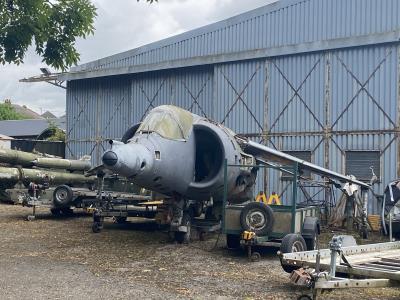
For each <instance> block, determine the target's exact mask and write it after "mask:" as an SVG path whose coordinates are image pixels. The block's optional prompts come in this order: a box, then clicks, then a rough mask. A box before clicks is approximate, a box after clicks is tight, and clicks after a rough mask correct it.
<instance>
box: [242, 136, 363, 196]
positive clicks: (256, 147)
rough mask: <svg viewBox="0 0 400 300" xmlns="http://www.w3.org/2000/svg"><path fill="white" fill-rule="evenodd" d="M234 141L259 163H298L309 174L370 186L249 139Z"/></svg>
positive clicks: (243, 138)
mask: <svg viewBox="0 0 400 300" xmlns="http://www.w3.org/2000/svg"><path fill="white" fill-rule="evenodd" d="M235 139H236V141H237V142H238V143H239V145H240V146H241V147H242V149H243V151H244V152H245V153H247V154H250V155H252V156H254V157H255V159H256V160H258V161H260V162H277V163H280V164H283V165H292V164H293V163H298V166H299V169H301V170H308V171H310V172H311V173H314V174H318V175H320V176H323V177H327V178H330V179H333V180H338V181H340V182H342V183H346V182H348V183H353V184H357V185H359V186H360V187H361V188H364V189H369V188H370V185H369V184H367V183H365V182H362V181H359V180H357V179H354V178H352V177H350V176H347V175H343V174H340V173H337V172H334V171H331V170H329V169H325V168H322V167H320V166H317V165H315V164H313V163H310V162H308V161H305V160H302V159H299V158H297V157H294V156H292V155H289V154H286V153H284V152H281V151H278V150H275V149H272V148H270V147H267V146H265V145H262V144H259V143H256V142H253V141H250V140H249V139H247V138H245V137H241V136H235Z"/></svg>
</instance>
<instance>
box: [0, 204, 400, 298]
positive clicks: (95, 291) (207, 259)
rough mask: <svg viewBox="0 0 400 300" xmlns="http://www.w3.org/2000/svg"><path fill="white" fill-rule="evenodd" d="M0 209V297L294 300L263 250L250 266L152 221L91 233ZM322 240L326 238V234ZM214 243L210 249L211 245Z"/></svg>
mask: <svg viewBox="0 0 400 300" xmlns="http://www.w3.org/2000/svg"><path fill="white" fill-rule="evenodd" d="M30 212H31V209H29V208H23V207H20V206H10V205H0V228H1V229H0V298H1V299H24V298H30V299H122V298H128V299H188V298H190V299H296V298H297V297H298V296H299V295H301V294H303V293H304V292H306V290H304V289H302V288H298V287H295V286H292V285H291V284H290V283H289V279H288V274H287V273H285V272H283V271H282V269H281V267H280V264H279V261H278V260H277V258H276V250H277V249H269V250H263V252H262V256H263V258H262V260H261V261H260V262H256V263H249V262H248V260H247V258H246V255H245V253H244V252H242V251H238V252H232V251H229V250H227V249H225V247H224V245H225V241H224V238H223V237H222V236H221V237H220V239H219V241H218V243H216V241H217V237H218V235H211V236H208V237H207V239H206V241H203V242H200V241H197V240H195V241H193V242H192V243H191V244H190V245H178V244H174V243H172V242H171V241H170V239H169V237H168V234H167V233H165V232H163V231H161V230H158V229H157V227H156V226H155V225H154V224H149V223H145V222H143V221H135V222H134V223H129V224H123V225H119V224H114V223H112V222H111V220H109V221H107V222H106V224H105V228H104V230H103V231H102V232H101V233H99V234H93V233H92V232H91V217H90V216H88V215H85V214H84V213H78V214H76V215H75V216H74V217H71V218H54V217H52V216H51V215H50V213H49V212H48V211H47V210H46V209H39V210H38V216H37V219H36V220H34V221H31V222H28V221H25V220H24V217H26V216H27V215H28V214H29V213H30ZM324 237H325V240H328V239H329V237H330V234H325V236H324ZM215 246H216V247H215ZM324 299H400V289H397V288H385V289H363V290H351V291H350V290H346V291H334V292H332V293H329V294H324Z"/></svg>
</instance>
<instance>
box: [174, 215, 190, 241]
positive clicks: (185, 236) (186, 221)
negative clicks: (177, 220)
mask: <svg viewBox="0 0 400 300" xmlns="http://www.w3.org/2000/svg"><path fill="white" fill-rule="evenodd" d="M181 223H182V226H186V228H187V231H186V232H183V231H175V233H174V235H175V241H177V242H178V244H188V243H190V234H191V218H190V215H189V214H188V213H184V214H183V217H182V222H181Z"/></svg>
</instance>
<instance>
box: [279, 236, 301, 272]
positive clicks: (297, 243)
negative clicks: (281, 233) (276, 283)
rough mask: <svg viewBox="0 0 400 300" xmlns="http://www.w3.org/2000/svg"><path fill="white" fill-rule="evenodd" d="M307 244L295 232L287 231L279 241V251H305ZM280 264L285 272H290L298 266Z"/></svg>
mask: <svg viewBox="0 0 400 300" xmlns="http://www.w3.org/2000/svg"><path fill="white" fill-rule="evenodd" d="M306 250H307V245H306V242H305V240H304V238H303V237H302V236H301V235H300V234H297V233H289V234H287V235H285V237H284V238H283V239H282V243H281V252H282V253H294V252H301V251H306ZM281 265H282V268H283V270H284V271H285V272H287V273H292V271H294V270H297V269H298V268H300V267H295V266H289V265H283V264H281Z"/></svg>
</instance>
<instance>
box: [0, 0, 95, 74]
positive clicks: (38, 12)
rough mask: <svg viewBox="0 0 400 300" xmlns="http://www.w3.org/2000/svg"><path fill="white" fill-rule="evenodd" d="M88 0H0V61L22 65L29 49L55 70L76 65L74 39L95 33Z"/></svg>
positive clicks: (76, 57) (93, 15)
mask: <svg viewBox="0 0 400 300" xmlns="http://www.w3.org/2000/svg"><path fill="white" fill-rule="evenodd" d="M95 17H96V8H95V7H94V5H93V4H91V2H90V1H89V0H0V62H1V63H2V64H5V63H16V64H20V63H23V59H24V56H25V53H26V51H27V49H28V47H29V46H30V45H32V44H34V45H35V51H36V53H37V54H39V55H40V56H42V58H43V61H44V62H45V63H46V64H47V65H50V66H52V67H54V68H56V69H61V70H66V69H67V68H68V67H69V66H72V65H74V64H77V62H78V61H79V53H78V52H77V50H76V48H75V41H76V38H78V37H81V38H86V37H87V36H88V35H90V34H93V33H94V25H93V24H94V19H95Z"/></svg>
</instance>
